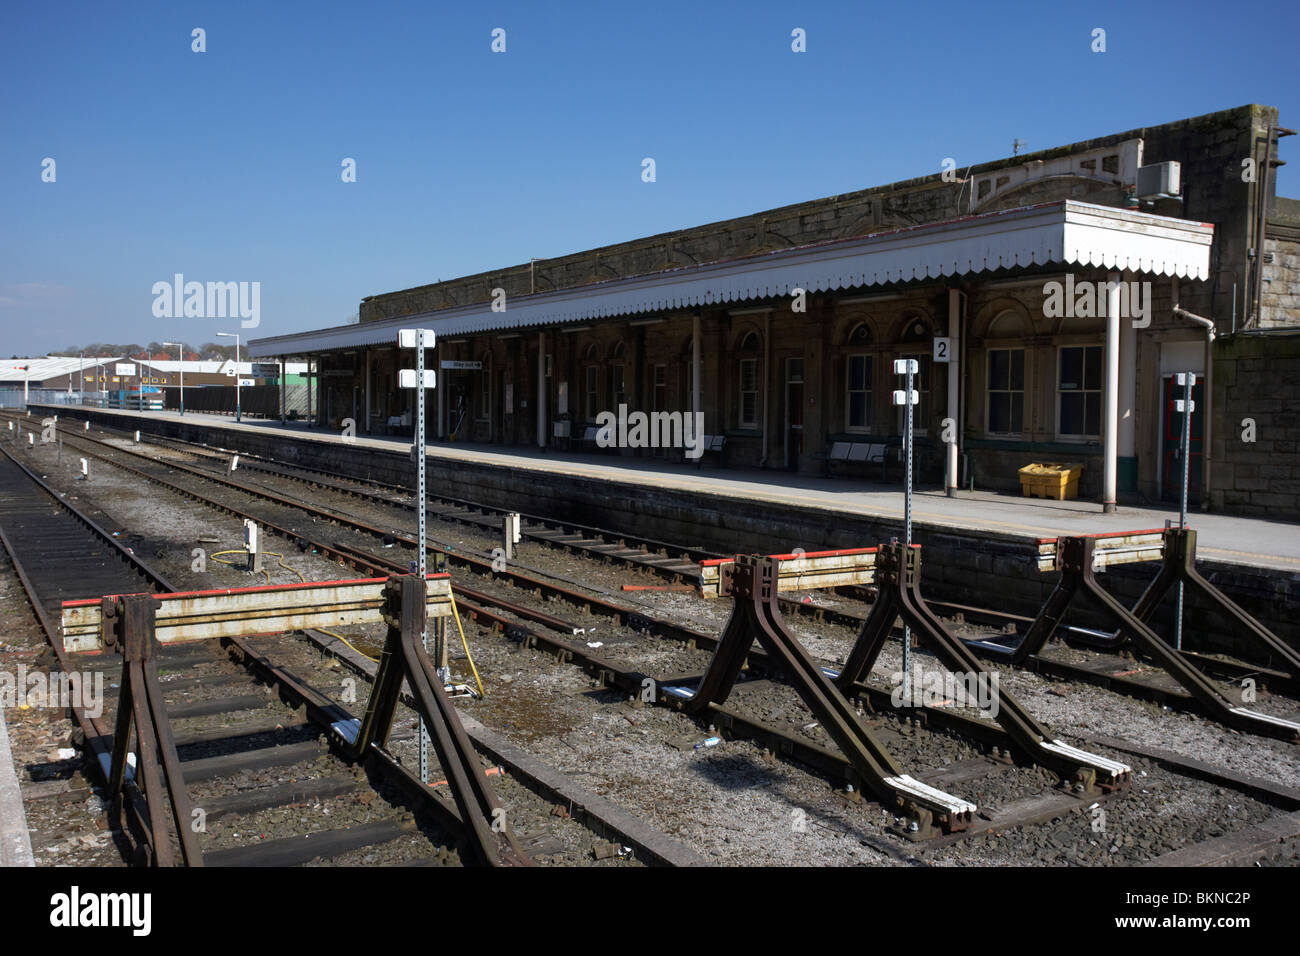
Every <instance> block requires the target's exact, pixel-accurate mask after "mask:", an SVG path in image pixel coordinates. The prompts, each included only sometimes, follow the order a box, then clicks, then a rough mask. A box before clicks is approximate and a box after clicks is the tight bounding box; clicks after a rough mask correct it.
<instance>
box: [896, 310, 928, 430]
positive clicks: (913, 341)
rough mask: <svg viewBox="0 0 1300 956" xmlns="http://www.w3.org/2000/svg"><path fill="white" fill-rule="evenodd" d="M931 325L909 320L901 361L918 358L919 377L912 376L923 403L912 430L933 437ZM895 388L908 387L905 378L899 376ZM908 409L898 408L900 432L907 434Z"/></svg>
mask: <svg viewBox="0 0 1300 956" xmlns="http://www.w3.org/2000/svg"><path fill="white" fill-rule="evenodd" d="M931 337H932V333H931V330H930V323H929V322H927V321H926V320H925V319H923V318H920V317H919V316H913V317H912V318H910V319H908V320H907V325H905V326H904V327H903V334H902V337H901V338H900V345H901V346H902V347H901V348H900V349H899V350H898V357H899V358H910V359H916V367H917V369H918V371H917V374H916V375H914V376H912V388H914V389H916V391H917V392H919V393H920V394H919V396H918V397H919V398H920V403H919V404H918V405H916V406H915V409H914V411H913V416H912V430H913V432H914V433H915V434H917V435H926V434H929V421H930V362H931V358H932V355H931V349H932V346H931ZM897 382H898V384H897V385H896V386H894V387H895V388H903V387H904V378H903V377H902V376H898V378H897ZM903 413H904V407H903V406H901V405H900V406H898V418H897V424H898V433H899V434H900V435H901V434H902V433H903Z"/></svg>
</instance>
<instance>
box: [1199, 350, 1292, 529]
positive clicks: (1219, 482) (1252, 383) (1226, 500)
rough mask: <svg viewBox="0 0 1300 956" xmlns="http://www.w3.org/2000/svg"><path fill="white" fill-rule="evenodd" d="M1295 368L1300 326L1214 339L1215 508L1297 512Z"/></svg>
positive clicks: (1288, 514) (1271, 513)
mask: <svg viewBox="0 0 1300 956" xmlns="http://www.w3.org/2000/svg"><path fill="white" fill-rule="evenodd" d="M1298 370H1300V331H1296V332H1259V333H1243V334H1238V335H1233V336H1226V337H1220V338H1219V339H1217V340H1216V341H1215V343H1214V408H1215V413H1216V414H1215V428H1216V431H1215V433H1214V435H1213V436H1212V439H1211V441H1212V445H1213V449H1212V452H1213V464H1212V479H1213V484H1212V486H1211V502H1212V504H1213V506H1214V507H1215V508H1216V509H1226V510H1230V511H1233V512H1236V513H1239V514H1261V515H1268V516H1269V517H1276V518H1290V519H1297V518H1300V417H1298V416H1297V410H1298V409H1300V373H1298ZM1251 423H1253V426H1254V431H1253V435H1252V434H1251V433H1250V431H1249V429H1250V425H1251ZM1251 438H1253V441H1252V440H1249V439H1251ZM1291 533H1295V532H1294V531H1292V532H1291Z"/></svg>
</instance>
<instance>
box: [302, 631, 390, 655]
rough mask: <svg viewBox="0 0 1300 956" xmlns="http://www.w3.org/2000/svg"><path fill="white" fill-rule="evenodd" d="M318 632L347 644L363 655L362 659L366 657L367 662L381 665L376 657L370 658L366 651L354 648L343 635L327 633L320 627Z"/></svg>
mask: <svg viewBox="0 0 1300 956" xmlns="http://www.w3.org/2000/svg"><path fill="white" fill-rule="evenodd" d="M316 630H318V631H320V632H321V633H322V634H328V635H329V636H330V637H332V638H334V639H335V640H336V641H342V642H343V643H344V644H346V645H347V646H348V647H351V648H352V649H353V650H354V651H356V652H357V653H358V654H360V655H361V656H362V657H364V658H365V659H366V660H368V661H371V662H373V663H375V664H378V663H379V659H378V658H376V657H371V656H370V655H369V654H367V653H366V652H365V651H362V650H357V648H356V647H354V646H353V645H352V642H351V641H349V640H348V639H347V638H346V637H344V636H343V635H342V634H336V633H335V632H333V631H327V630H326V629H325V628H323V627H318V628H316Z"/></svg>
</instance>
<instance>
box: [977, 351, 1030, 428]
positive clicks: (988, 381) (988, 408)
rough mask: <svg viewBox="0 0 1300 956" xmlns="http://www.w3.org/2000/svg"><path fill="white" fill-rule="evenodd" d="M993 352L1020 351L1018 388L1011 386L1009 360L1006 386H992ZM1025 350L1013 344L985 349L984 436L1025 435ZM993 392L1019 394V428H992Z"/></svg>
mask: <svg viewBox="0 0 1300 956" xmlns="http://www.w3.org/2000/svg"><path fill="white" fill-rule="evenodd" d="M994 352H1007V353H1011V354H1014V353H1016V352H1019V353H1020V388H1018V389H1016V388H1012V387H1011V382H1012V378H1011V365H1010V362H1009V363H1008V366H1007V387H1006V388H995V387H994V384H993V353H994ZM1025 352H1026V349H1025V348H1024V347H1023V346H1014V345H1007V346H990V347H988V348H987V349H986V350H985V353H986V358H985V360H984V406H985V407H984V434H985V435H986V436H989V437H994V436H996V437H999V438H1019V439H1023V438H1024V437H1025V419H1026V418H1027V417H1028V415H1027V411H1028V410H1027V409H1026V407H1025V395H1026V393H1027V392H1028V389H1027V388H1026V387H1025V386H1026V384H1027V383H1028V376H1027V375H1026V372H1025V370H1026V365H1025V358H1026V356H1025ZM995 393H996V394H1000V395H1016V394H1019V395H1020V428H1019V430H1012V431H1005V432H1003V431H994V430H993V395H994V394H995ZM1012 404H1013V406H1014V399H1012ZM1009 417H1010V416H1009ZM1008 424H1012V422H1008Z"/></svg>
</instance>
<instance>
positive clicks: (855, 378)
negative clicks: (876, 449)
mask: <svg viewBox="0 0 1300 956" xmlns="http://www.w3.org/2000/svg"><path fill="white" fill-rule="evenodd" d="M871 341H872V337H871V330H870V329H869V328H867V323H865V322H860V323H858V324H857V325H855V326H854V327H853V330H852V331H851V332H849V338H848V348H849V351H848V353H847V354H846V355H845V356H844V428H845V430H846V431H851V432H870V431H871V426H872V421H871V418H872V415H871V412H872V405H871V385H872V372H873V362H872V358H873V356H872V354H871V353H870V352H867V351H864V350H865V349H866V347H867V346H869V345H870V344H871Z"/></svg>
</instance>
